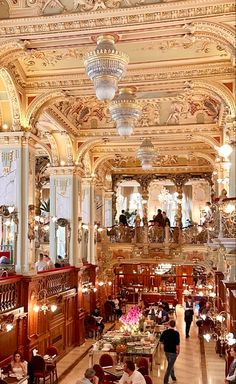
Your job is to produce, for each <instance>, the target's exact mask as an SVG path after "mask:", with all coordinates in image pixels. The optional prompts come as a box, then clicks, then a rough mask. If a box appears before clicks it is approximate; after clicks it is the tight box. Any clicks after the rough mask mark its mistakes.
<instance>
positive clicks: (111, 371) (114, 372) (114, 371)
mask: <svg viewBox="0 0 236 384" xmlns="http://www.w3.org/2000/svg"><path fill="white" fill-rule="evenodd" d="M102 368H103V371H104V372H105V373H107V374H108V375H111V376H114V377H115V378H116V379H117V380H120V378H121V377H122V376H123V373H124V370H123V368H122V367H121V366H118V365H117V366H114V365H113V366H109V367H102Z"/></svg>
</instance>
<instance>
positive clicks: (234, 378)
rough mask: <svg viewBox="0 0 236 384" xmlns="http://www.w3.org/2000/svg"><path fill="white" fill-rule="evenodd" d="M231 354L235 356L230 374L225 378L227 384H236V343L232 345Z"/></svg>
mask: <svg viewBox="0 0 236 384" xmlns="http://www.w3.org/2000/svg"><path fill="white" fill-rule="evenodd" d="M229 353H230V356H231V357H233V361H232V363H231V364H230V367H229V372H228V375H227V377H226V379H225V384H236V344H234V345H232V346H231V347H230V351H229Z"/></svg>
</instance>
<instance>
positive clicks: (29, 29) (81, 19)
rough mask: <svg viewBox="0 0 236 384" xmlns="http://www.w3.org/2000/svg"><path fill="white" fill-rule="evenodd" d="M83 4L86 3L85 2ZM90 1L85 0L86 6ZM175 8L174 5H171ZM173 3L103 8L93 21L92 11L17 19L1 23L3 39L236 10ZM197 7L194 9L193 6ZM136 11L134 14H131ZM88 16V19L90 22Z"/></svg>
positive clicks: (231, 5)
mask: <svg viewBox="0 0 236 384" xmlns="http://www.w3.org/2000/svg"><path fill="white" fill-rule="evenodd" d="M81 1H83V0H81ZM86 2H87V0H84V3H86ZM170 4H171V5H172V6H173V3H170ZM170 4H169V3H166V4H165V3H158V4H153V5H147V6H138V7H132V8H130V9H127V8H120V9H117V8H114V9H112V10H104V9H101V10H99V11H96V12H93V16H94V17H93V18H91V12H85V13H77V12H76V13H71V14H68V13H66V14H62V15H56V16H43V17H34V18H20V19H15V20H14V25H13V23H12V20H1V21H0V36H11V37H12V36H17V37H19V36H21V35H22V36H26V35H27V36H29V35H35V34H37V35H38V34H52V33H55V32H60V33H61V34H63V33H68V32H74V31H78V30H80V31H86V32H88V33H91V32H90V31H91V30H92V31H93V33H96V32H95V29H96V28H98V29H100V28H101V27H102V28H104V27H106V28H109V27H112V28H114V27H115V28H116V29H118V28H119V27H121V26H122V27H124V26H126V25H129V26H130V25H137V24H141V25H144V24H150V23H156V22H161V21H165V22H167V21H175V22H176V21H177V20H178V19H180V20H183V19H186V20H191V19H193V18H196V17H197V18H199V17H204V16H208V17H210V16H219V15H222V16H224V15H226V14H230V13H233V12H234V11H235V7H236V5H235V3H234V2H228V3H225V4H215V2H214V3H212V2H210V4H209V2H208V4H206V3H205V2H202V4H201V3H199V2H198V3H197V6H195V4H196V3H194V2H193V1H188V2H187V1H186V2H184V7H183V5H182V6H181V3H180V4H179V3H178V5H179V7H180V8H177V7H176V9H170ZM193 4H194V6H193ZM101 11H102V12H101ZM130 11H132V13H131V12H130ZM86 16H87V19H86Z"/></svg>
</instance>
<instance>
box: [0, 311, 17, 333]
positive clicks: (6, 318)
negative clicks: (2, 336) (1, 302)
mask: <svg viewBox="0 0 236 384" xmlns="http://www.w3.org/2000/svg"><path fill="white" fill-rule="evenodd" d="M13 322H14V315H13V314H12V313H11V314H10V315H2V316H1V317H0V332H10V331H12V329H13V327H14V326H13Z"/></svg>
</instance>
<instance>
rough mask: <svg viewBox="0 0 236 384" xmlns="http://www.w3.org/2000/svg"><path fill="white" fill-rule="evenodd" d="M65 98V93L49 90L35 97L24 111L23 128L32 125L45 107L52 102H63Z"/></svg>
mask: <svg viewBox="0 0 236 384" xmlns="http://www.w3.org/2000/svg"><path fill="white" fill-rule="evenodd" d="M65 97H66V93H65V92H63V91H57V90H50V91H48V92H45V93H43V94H41V95H39V96H37V97H36V98H35V99H34V100H33V101H32V103H31V104H30V105H29V107H28V109H27V111H26V116H25V121H24V126H25V127H29V126H30V125H33V124H34V121H35V120H36V118H37V116H39V114H40V113H41V112H42V110H43V109H44V108H45V107H46V106H48V105H49V104H52V102H53V103H54V102H55V101H59V100H61V99H63V100H64V98H65Z"/></svg>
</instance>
